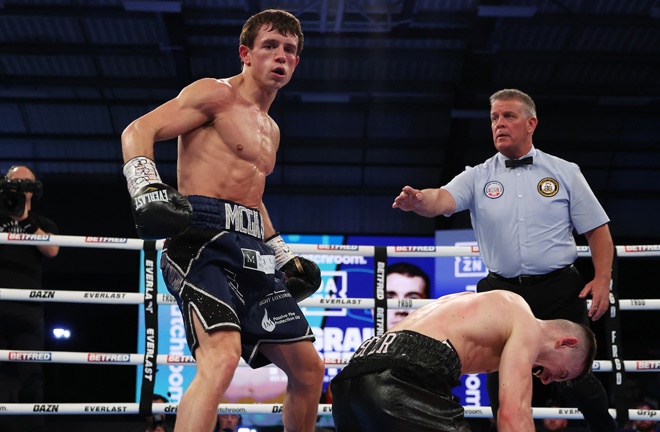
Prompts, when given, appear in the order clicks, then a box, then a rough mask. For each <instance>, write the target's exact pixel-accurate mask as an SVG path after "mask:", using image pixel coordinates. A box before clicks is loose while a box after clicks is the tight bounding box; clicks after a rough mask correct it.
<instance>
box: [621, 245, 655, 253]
mask: <svg viewBox="0 0 660 432" xmlns="http://www.w3.org/2000/svg"><path fill="white" fill-rule="evenodd" d="M623 250H624V251H626V252H657V251H660V245H639V246H635V245H632V246H631V245H628V246H625V247H624V248H623Z"/></svg>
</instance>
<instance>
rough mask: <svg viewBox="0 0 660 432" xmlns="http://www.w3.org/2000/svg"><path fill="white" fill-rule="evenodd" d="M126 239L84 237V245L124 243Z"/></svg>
mask: <svg viewBox="0 0 660 432" xmlns="http://www.w3.org/2000/svg"><path fill="white" fill-rule="evenodd" d="M127 241H128V239H125V238H122V237H93V236H87V237H85V243H126V242H127Z"/></svg>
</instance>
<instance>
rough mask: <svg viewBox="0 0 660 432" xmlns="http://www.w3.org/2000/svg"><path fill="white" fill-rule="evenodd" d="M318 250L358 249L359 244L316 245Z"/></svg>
mask: <svg viewBox="0 0 660 432" xmlns="http://www.w3.org/2000/svg"><path fill="white" fill-rule="evenodd" d="M316 248H317V249H318V250H353V251H354V250H358V249H360V246H357V245H317V246H316Z"/></svg>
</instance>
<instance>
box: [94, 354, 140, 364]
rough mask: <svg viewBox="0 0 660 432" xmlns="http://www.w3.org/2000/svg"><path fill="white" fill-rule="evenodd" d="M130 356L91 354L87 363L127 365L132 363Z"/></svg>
mask: <svg viewBox="0 0 660 432" xmlns="http://www.w3.org/2000/svg"><path fill="white" fill-rule="evenodd" d="M130 359H131V356H130V354H102V353H89V354H87V361H88V362H90V363H98V362H104V363H127V362H128V361H130Z"/></svg>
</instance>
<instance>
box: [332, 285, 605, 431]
mask: <svg viewBox="0 0 660 432" xmlns="http://www.w3.org/2000/svg"><path fill="white" fill-rule="evenodd" d="M502 311H505V312H506V313H502ZM595 353H596V340H595V336H594V334H593V332H592V331H591V330H589V328H587V327H585V326H583V325H581V324H576V323H573V322H571V321H567V320H549V321H542V320H538V319H536V318H534V315H533V314H532V312H531V310H530V308H529V306H528V305H527V303H526V302H525V300H523V298H522V297H520V296H519V295H517V294H514V293H512V292H508V291H490V292H486V293H481V294H475V293H469V292H466V293H461V294H453V295H448V296H444V297H441V298H440V299H438V300H436V301H435V302H433V303H432V304H429V305H427V306H424V307H422V308H420V309H418V310H416V311H415V312H413V313H412V314H410V315H409V316H408V317H407V318H405V319H404V320H403V321H401V322H400V323H399V324H397V325H396V326H394V327H393V328H391V329H390V330H388V331H387V332H386V333H385V334H384V335H382V336H378V337H374V338H371V339H368V340H366V341H365V342H364V343H363V344H362V345H361V346H360V347H359V348H358V349H357V351H356V352H355V354H354V355H353V357H352V359H351V361H350V362H349V364H348V365H347V366H346V367H345V368H344V369H342V371H341V372H340V373H339V374H337V376H336V377H335V378H334V379H333V380H332V393H333V404H332V416H333V418H334V421H335V426H336V427H337V432H360V431H362V432H388V431H392V432H395V431H396V432H400V431H415V432H431V431H434V432H440V431H463V430H469V428H467V425H466V422H465V420H464V418H463V407H462V406H461V405H460V404H459V403H458V400H457V398H456V397H454V396H453V395H452V393H451V389H452V388H453V387H455V386H457V385H458V384H459V383H460V382H459V377H460V376H461V375H463V374H476V373H481V372H492V371H495V370H499V372H500V388H499V397H500V408H499V411H498V413H497V428H498V429H497V430H498V431H499V432H533V431H534V422H533V420H532V410H531V399H532V370H533V371H534V375H536V376H537V377H538V378H540V379H541V381H542V382H543V383H544V384H548V383H550V382H553V381H568V380H572V379H574V378H576V377H578V376H580V375H582V374H583V373H585V372H587V371H589V370H590V369H591V365H592V363H593V359H594V356H595Z"/></svg>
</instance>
